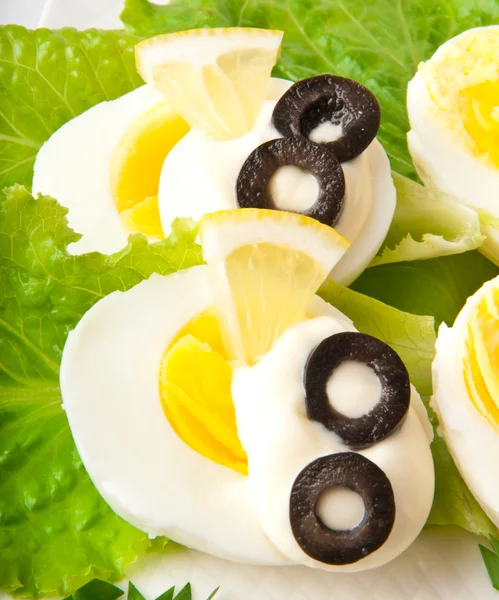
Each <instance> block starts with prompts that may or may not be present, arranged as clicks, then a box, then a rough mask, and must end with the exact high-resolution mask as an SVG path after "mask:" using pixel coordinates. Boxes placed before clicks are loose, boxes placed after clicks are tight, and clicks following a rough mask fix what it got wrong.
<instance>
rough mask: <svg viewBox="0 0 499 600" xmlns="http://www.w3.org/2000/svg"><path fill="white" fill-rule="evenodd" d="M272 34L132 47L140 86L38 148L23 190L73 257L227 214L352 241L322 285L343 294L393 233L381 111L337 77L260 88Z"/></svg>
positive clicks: (211, 33)
mask: <svg viewBox="0 0 499 600" xmlns="http://www.w3.org/2000/svg"><path fill="white" fill-rule="evenodd" d="M282 35H283V34H282V32H276V31H268V30H258V29H243V28H231V29H224V30H218V29H213V30H194V31H188V32H181V33H178V34H168V35H164V36H157V37H154V38H151V39H148V40H145V41H143V42H140V43H139V44H138V45H137V46H136V59H137V68H138V71H139V73H140V74H141V76H142V77H143V78H144V80H145V82H146V85H144V86H142V87H140V88H138V89H137V90H135V91H133V92H130V93H128V94H125V95H124V96H122V97H121V98H118V99H116V100H113V101H110V102H102V103H100V104H98V105H96V106H94V107H93V108H91V109H90V110H88V111H86V112H85V113H83V114H82V115H80V116H78V117H76V118H74V119H72V120H71V121H69V122H68V123H66V124H65V125H64V126H63V127H61V129H59V130H58V131H57V132H56V133H54V134H53V135H52V137H51V138H50V139H49V140H48V141H47V142H46V143H45V144H44V145H43V146H42V148H41V149H40V151H39V153H38V156H37V159H36V162H35V169H34V178H33V191H34V193H35V194H37V193H44V194H49V195H52V196H54V197H55V198H56V199H57V200H58V201H59V202H60V203H61V204H62V205H63V206H65V207H67V208H68V220H69V224H70V226H71V227H72V228H73V229H74V230H75V231H76V232H78V233H80V234H81V235H82V237H81V239H80V240H79V241H77V242H75V243H73V244H71V245H70V246H69V251H70V252H72V253H74V254H81V253H84V252H90V251H95V250H96V251H99V252H103V253H108V254H110V253H113V252H116V251H118V250H120V249H121V248H123V247H124V246H125V245H126V244H127V241H128V235H129V234H130V233H131V232H140V233H143V234H145V235H146V236H148V238H149V239H150V240H151V241H155V240H159V239H162V238H163V237H164V236H165V235H168V233H169V231H170V226H171V223H172V221H173V220H174V219H175V218H177V217H186V218H192V219H194V220H195V221H198V220H199V219H200V218H201V217H202V216H203V215H205V214H207V213H210V212H214V211H218V210H223V209H234V208H246V207H256V208H269V209H273V210H282V211H293V212H299V213H301V214H304V215H307V216H310V217H312V218H315V219H317V220H319V221H320V222H322V223H325V224H327V225H329V226H331V227H334V228H336V229H337V231H338V232H339V233H341V235H343V236H344V237H345V238H346V239H348V240H349V241H350V242H351V245H350V248H349V250H348V252H347V253H346V254H345V256H344V257H343V259H342V260H341V261H340V262H339V263H338V265H336V267H335V271H334V273H333V274H332V276H333V278H334V279H335V280H336V281H338V282H341V283H343V284H349V283H351V282H352V281H353V280H354V279H355V278H356V277H357V276H358V275H359V274H360V273H361V272H362V271H363V270H364V269H365V268H366V267H367V266H368V264H369V263H370V262H371V260H372V258H373V257H374V255H375V254H376V253H377V251H378V249H379V248H380V246H381V244H382V242H383V240H384V238H385V237H386V233H387V231H388V228H389V226H390V223H391V220H392V217H393V212H394V209H395V188H394V185H393V182H392V178H391V172H390V165H389V162H388V158H387V156H386V153H385V151H384V150H383V148H382V147H381V145H380V144H379V142H378V141H376V139H375V138H376V134H377V131H378V127H379V123H380V110H379V105H378V102H377V100H376V98H375V97H374V95H373V94H372V93H371V92H370V91H369V90H367V89H366V88H365V87H364V86H362V85H360V84H359V83H356V82H354V81H352V80H350V79H346V78H342V77H338V76H335V75H321V76H318V77H312V78H309V79H306V80H303V81H300V82H297V83H295V84H293V83H292V82H290V81H285V80H282V79H275V78H271V77H270V74H271V70H272V67H273V66H274V64H275V62H276V60H277V58H278V55H279V51H280V45H281V40H282Z"/></svg>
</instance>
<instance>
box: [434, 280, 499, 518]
mask: <svg viewBox="0 0 499 600" xmlns="http://www.w3.org/2000/svg"><path fill="white" fill-rule="evenodd" d="M498 340H499V279H498V278H495V279H492V280H491V281H489V282H487V283H485V284H484V285H483V286H482V287H481V288H480V289H479V290H478V291H477V292H476V293H475V294H474V295H473V296H471V297H470V298H469V299H468V301H467V303H466V305H465V306H464V308H463V309H462V310H461V312H460V313H459V316H458V317H457V319H456V321H455V323H454V325H453V326H452V327H450V328H448V327H447V326H446V325H445V324H443V325H441V326H440V330H439V332H438V339H437V355H436V358H435V361H434V363H433V382H434V383H433V385H434V396H433V406H434V408H435V410H436V412H437V414H438V417H439V421H440V425H441V427H442V432H443V435H444V437H445V441H446V442H447V446H448V447H449V450H450V451H451V453H452V456H453V457H454V460H455V462H456V465H457V466H458V468H459V470H460V471H461V475H462V476H463V478H464V480H465V481H466V483H467V485H468V487H469V488H470V490H471V491H472V492H473V494H474V496H475V498H476V499H477V500H478V502H479V503H480V505H481V506H482V508H483V509H484V510H485V512H486V513H487V515H488V516H489V517H490V519H492V521H494V523H495V524H496V525H499V504H498V500H499V491H498V485H499V477H498V472H497V453H498V452H499V362H498V360H499V354H498V350H499V344H498Z"/></svg>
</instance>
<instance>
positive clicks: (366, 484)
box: [289, 452, 395, 565]
mask: <svg viewBox="0 0 499 600" xmlns="http://www.w3.org/2000/svg"><path fill="white" fill-rule="evenodd" d="M334 487H345V488H348V489H350V490H352V491H354V492H356V493H357V494H359V496H360V497H361V498H362V500H363V502H364V516H363V518H362V520H361V521H360V523H359V524H358V525H357V526H356V527H354V528H353V529H348V530H342V531H337V530H334V529H330V528H329V527H327V526H326V525H325V524H324V523H323V521H322V520H321V519H320V517H319V516H318V514H317V505H318V503H319V499H320V497H321V495H322V494H323V493H324V492H326V491H327V490H329V489H331V488H334ZM289 516H290V523H291V529H292V531H293V535H294V537H295V539H296V541H297V542H298V545H299V546H300V548H301V549H302V550H303V552H305V554H307V555H308V556H311V557H312V558H314V559H315V560H318V561H320V562H322V563H325V564H328V565H348V564H351V563H354V562H357V561H358V560H360V559H361V558H364V557H366V556H367V555H368V554H371V552H374V551H375V550H377V549H378V548H380V547H381V546H382V545H383V544H384V543H385V542H386V540H387V538H388V536H389V535H390V532H391V530H392V527H393V523H394V521H395V499H394V496H393V489H392V486H391V483H390V480H389V479H388V477H387V476H386V475H385V473H384V472H383V471H382V470H381V469H380V468H379V467H378V466H377V465H376V464H374V463H373V462H371V461H370V460H369V459H367V458H366V457H365V456H362V455H361V454H356V453H355V452H340V453H338V454H330V455H329V456H322V457H321V458H318V459H317V460H314V461H313V462H311V463H310V464H309V465H307V466H306V467H305V468H304V469H303V470H302V471H301V473H300V474H299V475H298V477H297V478H296V479H295V482H294V484H293V488H292V490H291V497H290V502H289Z"/></svg>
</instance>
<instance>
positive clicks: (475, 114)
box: [420, 27, 499, 167]
mask: <svg viewBox="0 0 499 600" xmlns="http://www.w3.org/2000/svg"><path fill="white" fill-rule="evenodd" d="M498 64H499V28H494V27H493V28H477V29H476V30H471V31H469V32H467V33H465V34H463V35H461V36H459V37H458V38H457V39H456V40H453V41H452V42H450V43H448V44H447V46H445V47H443V48H441V49H440V51H439V53H438V54H437V56H436V57H434V58H432V59H431V60H429V61H428V62H427V63H425V64H423V65H422V66H421V67H420V73H421V75H422V76H423V78H424V80H425V82H426V84H427V88H428V91H429V93H430V96H431V97H432V99H433V101H434V102H435V103H436V106H437V107H438V119H439V121H441V122H442V123H443V124H445V125H446V126H447V128H448V129H449V130H450V131H451V132H452V134H453V136H454V137H455V138H456V139H457V140H459V141H460V143H461V144H462V145H463V146H464V147H465V148H466V149H467V150H468V151H469V152H471V153H472V154H473V155H475V156H478V157H481V158H482V159H483V160H484V161H486V162H488V163H489V164H491V165H493V166H495V167H499V71H498V69H497V65H498Z"/></svg>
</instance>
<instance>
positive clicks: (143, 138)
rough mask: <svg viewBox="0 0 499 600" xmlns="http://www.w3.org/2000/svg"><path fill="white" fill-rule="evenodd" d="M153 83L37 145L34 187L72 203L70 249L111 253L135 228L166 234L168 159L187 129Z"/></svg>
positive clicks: (86, 114) (82, 117)
mask: <svg viewBox="0 0 499 600" xmlns="http://www.w3.org/2000/svg"><path fill="white" fill-rule="evenodd" d="M188 129H189V127H188V125H187V124H186V122H185V121H184V120H183V119H182V118H181V117H180V116H179V115H178V114H177V113H176V112H175V111H174V110H173V109H172V108H171V106H170V105H169V104H168V103H167V102H165V99H164V97H163V96H162V95H161V94H160V92H158V91H157V90H156V89H155V88H154V87H153V86H147V85H145V86H142V87H140V88H138V89H137V90H134V91H133V92H130V93H128V94H125V95H124V96H121V97H120V98H118V99H117V100H113V101H111V102H101V103H100V104H97V105H96V106H94V107H92V108H91V109H89V110H87V111H86V112H84V113H83V114H81V115H79V116H77V117H75V118H74V119H72V120H71V121H69V122H68V123H66V124H65V125H63V126H62V127H61V128H60V129H59V130H58V131H56V132H55V133H54V134H53V135H52V136H51V137H50V138H49V140H48V141H47V142H45V144H44V145H43V146H42V147H41V149H40V151H39V152H38V155H37V158H36V162H35V167H34V177H33V193H34V194H38V193H42V194H48V195H51V196H53V197H54V198H56V199H57V200H58V202H59V203H60V204H61V205H62V206H65V207H66V208H67V209H68V221H69V225H70V227H72V228H73V229H74V230H75V231H76V232H77V233H80V234H81V235H82V237H81V239H80V240H79V241H77V242H75V243H72V244H70V245H69V247H68V250H69V252H71V253H72V254H83V253H85V252H92V251H98V252H102V253H104V254H111V253H113V252H117V251H118V250H121V249H122V248H123V247H124V246H126V244H127V241H128V235H129V234H130V233H131V232H137V231H138V232H142V233H144V234H146V235H147V236H148V237H150V238H151V239H158V238H161V237H163V234H162V231H161V223H160V222H159V215H158V209H157V193H158V185H159V175H160V171H161V167H162V165H163V161H164V158H165V156H166V155H167V153H168V152H169V151H170V149H171V148H172V147H173V146H174V145H175V143H176V142H177V141H178V140H179V139H180V138H181V137H182V136H183V135H184V134H185V133H186V132H187V131H188Z"/></svg>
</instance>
